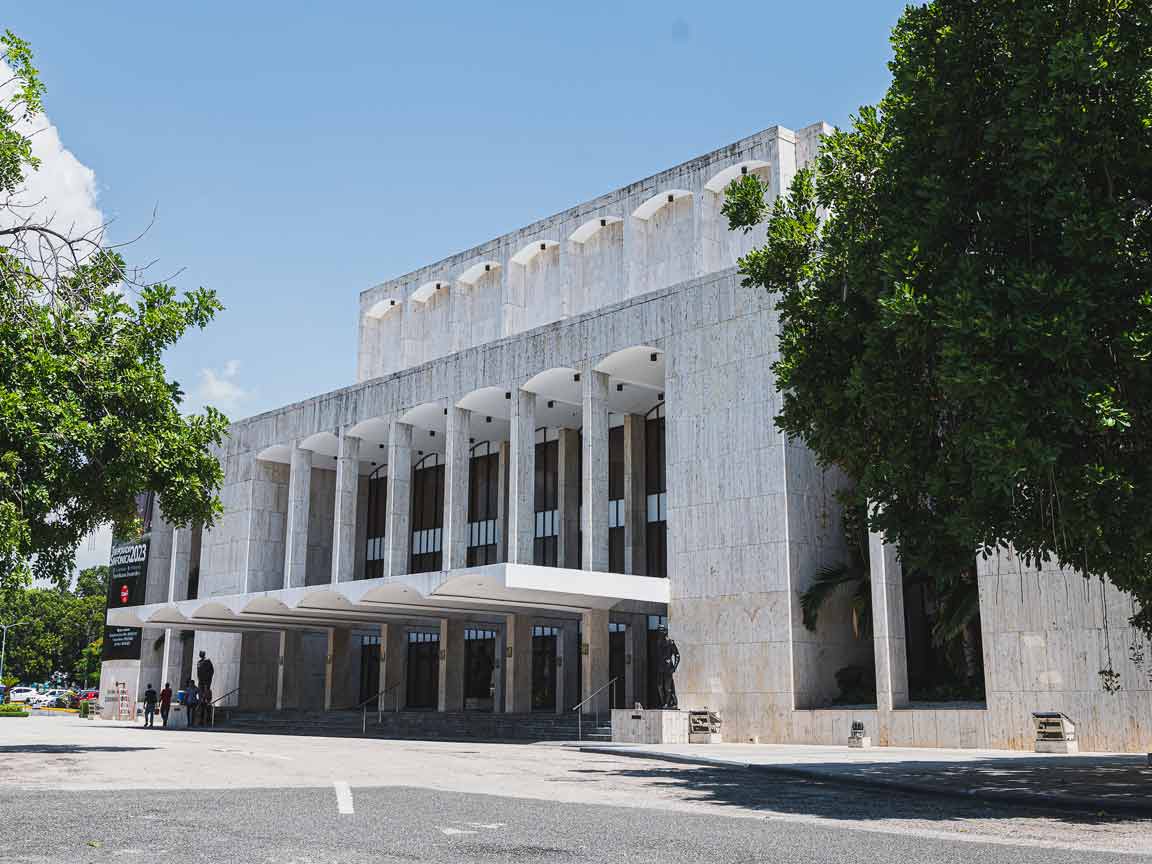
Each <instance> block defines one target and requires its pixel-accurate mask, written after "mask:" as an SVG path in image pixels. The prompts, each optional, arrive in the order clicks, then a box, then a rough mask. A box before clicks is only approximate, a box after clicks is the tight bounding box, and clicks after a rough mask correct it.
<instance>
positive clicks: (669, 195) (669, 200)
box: [668, 193, 676, 204]
mask: <svg viewBox="0 0 1152 864" xmlns="http://www.w3.org/2000/svg"><path fill="white" fill-rule="evenodd" d="M675 200H676V196H675V195H673V194H672V193H668V203H669V204H671V203H672V202H673V201H675Z"/></svg>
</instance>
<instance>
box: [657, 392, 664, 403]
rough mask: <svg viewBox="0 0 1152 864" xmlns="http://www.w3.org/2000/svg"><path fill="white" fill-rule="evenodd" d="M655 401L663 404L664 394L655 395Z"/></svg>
mask: <svg viewBox="0 0 1152 864" xmlns="http://www.w3.org/2000/svg"><path fill="white" fill-rule="evenodd" d="M656 401H658V402H663V401H664V394H663V393H659V394H657V396H656Z"/></svg>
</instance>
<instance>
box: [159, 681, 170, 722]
mask: <svg viewBox="0 0 1152 864" xmlns="http://www.w3.org/2000/svg"><path fill="white" fill-rule="evenodd" d="M171 710H172V685H171V684H169V683H168V682H167V681H165V682H164V689H163V690H161V691H160V720H161V723H162V724H163V726H164V728H165V729H167V728H168V712H170V711H171Z"/></svg>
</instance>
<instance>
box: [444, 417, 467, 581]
mask: <svg viewBox="0 0 1152 864" xmlns="http://www.w3.org/2000/svg"><path fill="white" fill-rule="evenodd" d="M469 416H470V412H469V411H466V410H465V409H463V408H457V407H456V406H455V405H452V406H449V408H448V417H447V432H446V435H445V438H446V440H445V442H444V449H445V453H444V523H443V524H444V547H443V548H444V555H443V565H442V566H443V567H444V569H445V570H459V569H460V568H461V567H466V566H467V564H468V466H469V462H470V456H471V453H470V448H469V446H468V418H469Z"/></svg>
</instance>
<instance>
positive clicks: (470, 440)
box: [468, 438, 476, 444]
mask: <svg viewBox="0 0 1152 864" xmlns="http://www.w3.org/2000/svg"><path fill="white" fill-rule="evenodd" d="M468 443H469V444H475V443H476V439H475V438H469V439H468Z"/></svg>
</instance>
